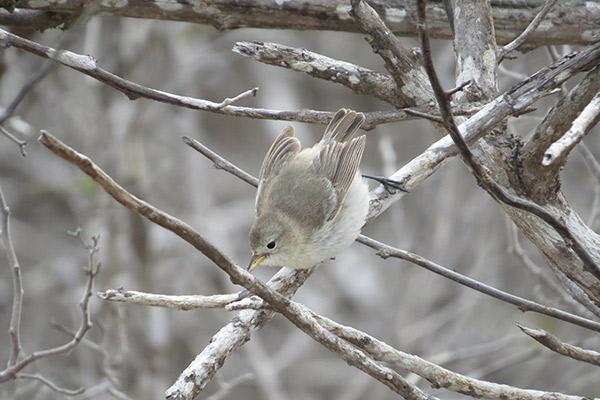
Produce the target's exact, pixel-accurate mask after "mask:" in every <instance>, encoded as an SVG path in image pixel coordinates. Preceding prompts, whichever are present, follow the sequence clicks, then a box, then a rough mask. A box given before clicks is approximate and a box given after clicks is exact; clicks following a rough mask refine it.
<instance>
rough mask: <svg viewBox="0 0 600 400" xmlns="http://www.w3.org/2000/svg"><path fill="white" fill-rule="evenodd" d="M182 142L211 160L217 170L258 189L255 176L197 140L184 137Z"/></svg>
mask: <svg viewBox="0 0 600 400" xmlns="http://www.w3.org/2000/svg"><path fill="white" fill-rule="evenodd" d="M182 140H183V143H185V144H187V145H188V146H190V147H191V148H193V149H194V150H196V151H197V152H199V153H200V154H202V155H203V156H204V157H206V158H208V159H209V160H211V161H212V162H213V164H214V166H215V168H219V169H222V170H224V171H227V172H229V173H230V174H233V175H235V176H237V177H238V178H240V179H241V180H243V181H244V182H246V183H249V184H250V185H252V186H255V187H256V186H257V185H258V179H256V178H255V177H254V176H252V175H250V174H249V173H247V172H246V171H244V170H242V169H240V168H238V167H236V166H235V165H234V164H232V163H230V162H229V161H227V160H226V159H224V158H223V157H221V156H220V155H218V154H217V153H215V152H214V151H212V150H211V149H209V148H208V147H206V146H205V145H203V144H202V143H200V142H199V141H197V140H196V139H192V138H190V137H187V136H184V137H183V138H182Z"/></svg>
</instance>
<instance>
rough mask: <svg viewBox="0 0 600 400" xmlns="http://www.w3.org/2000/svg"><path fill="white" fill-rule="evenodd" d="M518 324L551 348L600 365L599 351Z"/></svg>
mask: <svg viewBox="0 0 600 400" xmlns="http://www.w3.org/2000/svg"><path fill="white" fill-rule="evenodd" d="M517 325H518V324H517ZM518 326H519V328H520V329H521V330H522V331H523V332H525V334H527V335H528V336H530V337H532V338H533V339H535V340H537V341H538V342H539V343H541V344H542V345H544V346H546V347H547V348H549V349H550V350H552V351H554V352H556V353H558V354H562V355H563V356H566V357H569V358H572V359H574V360H579V361H583V362H586V363H590V364H593V365H596V366H599V367H600V353H599V352H597V351H594V350H587V349H582V348H581V347H577V346H573V345H572V344H568V343H563V342H561V340H560V339H559V338H557V337H556V336H554V335H552V334H550V333H548V332H546V331H544V330H541V329H531V328H527V327H526V326H523V325H518Z"/></svg>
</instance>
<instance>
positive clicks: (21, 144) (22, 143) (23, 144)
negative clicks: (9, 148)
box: [0, 125, 27, 157]
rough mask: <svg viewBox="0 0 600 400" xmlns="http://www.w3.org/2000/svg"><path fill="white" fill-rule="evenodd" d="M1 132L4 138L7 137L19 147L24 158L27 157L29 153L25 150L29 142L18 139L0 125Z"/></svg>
mask: <svg viewBox="0 0 600 400" xmlns="http://www.w3.org/2000/svg"><path fill="white" fill-rule="evenodd" d="M0 132H1V133H2V134H3V135H4V136H6V137H7V138H8V139H9V140H10V141H11V142H13V143H15V144H16V145H17V146H19V150H20V151H21V155H22V156H23V157H26V156H27V151H26V150H25V147H26V146H27V142H26V141H25V140H21V139H19V138H18V137H16V136H15V135H13V134H12V133H10V131H9V130H8V129H6V128H5V127H3V126H2V125H0Z"/></svg>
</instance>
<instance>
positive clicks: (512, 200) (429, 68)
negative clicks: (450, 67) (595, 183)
mask: <svg viewBox="0 0 600 400" xmlns="http://www.w3.org/2000/svg"><path fill="white" fill-rule="evenodd" d="M426 4H427V1H426V0H417V16H418V19H419V24H418V27H419V37H420V39H421V49H422V52H423V64H424V66H425V71H426V72H427V75H428V76H429V80H430V82H431V86H432V88H433V92H434V94H435V97H436V99H437V102H438V106H439V107H440V114H441V115H442V118H443V119H444V126H445V127H446V129H447V130H448V133H449V134H450V137H451V138H452V140H453V141H454V143H455V144H456V147H458V149H459V151H460V154H461V157H462V158H463V160H464V161H465V163H466V164H467V165H468V166H469V167H470V168H471V170H472V172H473V174H474V175H475V177H476V179H477V180H478V181H479V182H480V183H481V184H482V186H483V187H484V188H485V189H486V191H487V192H489V193H490V194H491V195H492V196H493V197H494V198H496V199H498V200H499V201H501V202H502V203H505V204H507V205H509V206H511V207H515V208H518V209H520V210H524V211H526V212H529V213H531V214H534V215H536V216H538V217H539V218H541V219H542V220H543V221H544V222H546V223H547V224H548V225H550V226H551V227H552V228H554V230H556V232H557V233H558V234H559V235H560V236H561V237H562V238H563V240H564V241H565V244H566V245H567V246H569V247H571V248H572V249H573V251H575V253H576V254H577V255H578V256H579V258H580V259H581V261H582V262H583V266H584V268H585V269H586V270H587V271H589V272H590V273H591V274H593V275H594V276H595V277H597V278H600V267H599V266H598V265H597V263H596V261H595V260H594V259H593V258H592V256H591V255H590V254H589V253H588V251H587V250H586V248H585V247H584V246H583V245H582V244H581V243H580V241H579V240H578V239H577V238H575V236H573V234H572V233H571V231H569V229H568V228H567V226H566V225H565V224H564V223H563V222H562V221H560V220H559V219H558V218H556V217H555V216H554V215H553V214H552V213H551V212H549V211H547V210H546V209H544V208H543V207H541V206H539V205H538V204H536V203H533V202H531V201H529V200H526V199H523V198H520V197H517V196H514V195H512V194H510V193H508V191H506V189H504V188H503V187H502V186H500V185H498V184H497V183H496V182H495V181H494V180H493V179H492V177H491V176H489V174H488V173H487V172H486V171H485V169H484V168H483V167H482V166H481V165H480V164H479V162H478V161H477V160H476V159H475V157H474V156H473V153H472V152H471V150H470V149H469V147H468V145H467V143H466V142H465V140H464V138H463V137H462V135H461V133H460V130H459V129H458V126H457V125H456V122H455V121H454V118H453V116H452V111H451V110H450V105H449V104H448V99H447V98H446V96H445V94H444V89H443V88H442V86H441V84H440V81H439V79H438V76H437V73H436V72H435V68H434V66H433V60H432V58H431V45H430V43H429V35H428V33H427V29H426V22H425V20H426V15H425V14H426Z"/></svg>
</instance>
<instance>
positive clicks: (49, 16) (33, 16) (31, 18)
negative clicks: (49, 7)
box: [0, 8, 77, 31]
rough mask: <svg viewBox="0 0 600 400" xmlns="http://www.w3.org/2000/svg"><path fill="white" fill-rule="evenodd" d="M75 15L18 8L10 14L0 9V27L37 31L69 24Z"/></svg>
mask: <svg viewBox="0 0 600 400" xmlns="http://www.w3.org/2000/svg"><path fill="white" fill-rule="evenodd" d="M76 15H77V14H67V13H55V12H48V11H38V10H23V9H19V8H17V9H15V10H13V11H12V12H8V11H6V10H4V9H0V25H4V26H11V27H15V28H26V29H31V30H36V31H38V30H44V29H48V28H57V27H59V26H60V25H63V24H66V23H69V22H70V21H72V19H73V17H74V16H76Z"/></svg>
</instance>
